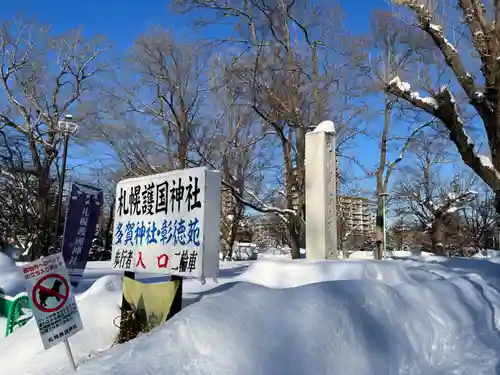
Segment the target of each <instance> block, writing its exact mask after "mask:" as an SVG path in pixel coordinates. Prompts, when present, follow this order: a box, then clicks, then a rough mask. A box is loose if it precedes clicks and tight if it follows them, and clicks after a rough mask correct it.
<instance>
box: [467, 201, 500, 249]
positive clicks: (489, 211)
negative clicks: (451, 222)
mask: <svg viewBox="0 0 500 375" xmlns="http://www.w3.org/2000/svg"><path fill="white" fill-rule="evenodd" d="M494 199H495V197H494V195H493V194H492V193H491V192H484V193H483V194H478V196H477V197H476V199H474V200H473V201H472V202H471V203H470V204H469V205H467V206H466V207H463V208H462V209H461V210H460V216H461V221H462V222H463V225H462V228H463V232H464V235H465V236H466V238H467V242H468V244H467V245H472V246H473V247H474V249H475V250H476V251H479V250H482V249H484V248H486V247H487V246H488V242H489V241H488V238H489V237H490V236H495V235H496V232H497V230H498V224H499V223H500V218H499V216H498V214H497V213H496V211H495V209H494V205H493V204H492V202H493V201H494Z"/></svg>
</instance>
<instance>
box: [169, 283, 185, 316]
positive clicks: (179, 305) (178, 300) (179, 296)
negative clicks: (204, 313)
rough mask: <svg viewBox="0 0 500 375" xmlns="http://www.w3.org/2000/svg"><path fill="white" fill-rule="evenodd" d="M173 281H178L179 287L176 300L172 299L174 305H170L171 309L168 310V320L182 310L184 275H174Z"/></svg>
mask: <svg viewBox="0 0 500 375" xmlns="http://www.w3.org/2000/svg"><path fill="white" fill-rule="evenodd" d="M170 280H171V281H174V282H176V283H177V289H176V291H175V296H174V300H173V301H172V306H171V307H170V311H169V312H168V316H167V320H168V319H170V318H172V317H173V316H174V315H175V314H177V313H178V312H180V311H181V310H182V281H183V277H182V276H177V275H172V276H171V277H170Z"/></svg>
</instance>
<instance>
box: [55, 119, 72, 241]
mask: <svg viewBox="0 0 500 375" xmlns="http://www.w3.org/2000/svg"><path fill="white" fill-rule="evenodd" d="M72 119H73V116H72V115H69V114H68V115H65V116H64V120H59V121H58V122H57V126H58V129H57V130H58V132H59V133H60V134H62V135H63V154H62V170H61V178H60V179H59V191H58V196H57V206H56V230H55V239H54V241H53V243H54V244H56V243H57V241H58V239H59V226H60V224H61V209H62V199H63V188H64V179H65V177H66V160H67V157H68V143H69V137H70V135H72V134H74V133H75V132H76V130H77V129H78V124H77V123H76V122H73V121H71V120H72Z"/></svg>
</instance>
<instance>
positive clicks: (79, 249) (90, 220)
mask: <svg viewBox="0 0 500 375" xmlns="http://www.w3.org/2000/svg"><path fill="white" fill-rule="evenodd" d="M102 204H103V192H102V190H101V189H98V188H95V187H93V186H90V185H84V184H80V183H76V182H74V183H73V184H72V185H71V195H70V198H69V203H68V211H67V213H66V222H65V224H64V238H63V244H62V253H63V258H64V262H65V263H66V267H67V268H68V272H69V276H70V280H71V285H72V286H73V287H76V286H78V283H79V282H80V280H81V278H82V275H83V271H84V270H85V266H86V265H87V260H88V258H89V252H90V248H91V247H92V240H93V239H94V235H95V231H96V227H97V224H98V221H99V216H100V214H101V206H102Z"/></svg>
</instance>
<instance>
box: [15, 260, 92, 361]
mask: <svg viewBox="0 0 500 375" xmlns="http://www.w3.org/2000/svg"><path fill="white" fill-rule="evenodd" d="M22 269H23V273H24V278H25V279H26V292H27V293H28V297H29V299H30V300H31V302H32V305H33V316H34V318H35V320H36V323H37V325H38V330H39V332H40V336H41V338H42V343H43V347H44V348H45V350H47V349H50V348H51V347H53V346H55V345H57V344H59V343H61V342H63V343H64V345H65V347H66V351H67V354H68V357H69V359H70V365H71V367H72V369H73V370H75V369H76V366H75V362H74V359H73V355H72V354H71V348H70V346H69V342H68V338H70V337H71V336H73V335H74V334H75V333H77V332H78V331H81V330H82V329H83V325H82V320H81V318H80V313H79V312H78V307H77V305H76V301H75V296H74V295H73V293H72V291H71V287H70V283H69V276H68V270H67V269H66V266H65V264H64V259H63V257H62V254H61V253H58V254H54V255H50V256H48V257H44V258H40V259H38V260H36V261H34V262H32V263H29V264H26V265H24V266H22Z"/></svg>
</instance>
